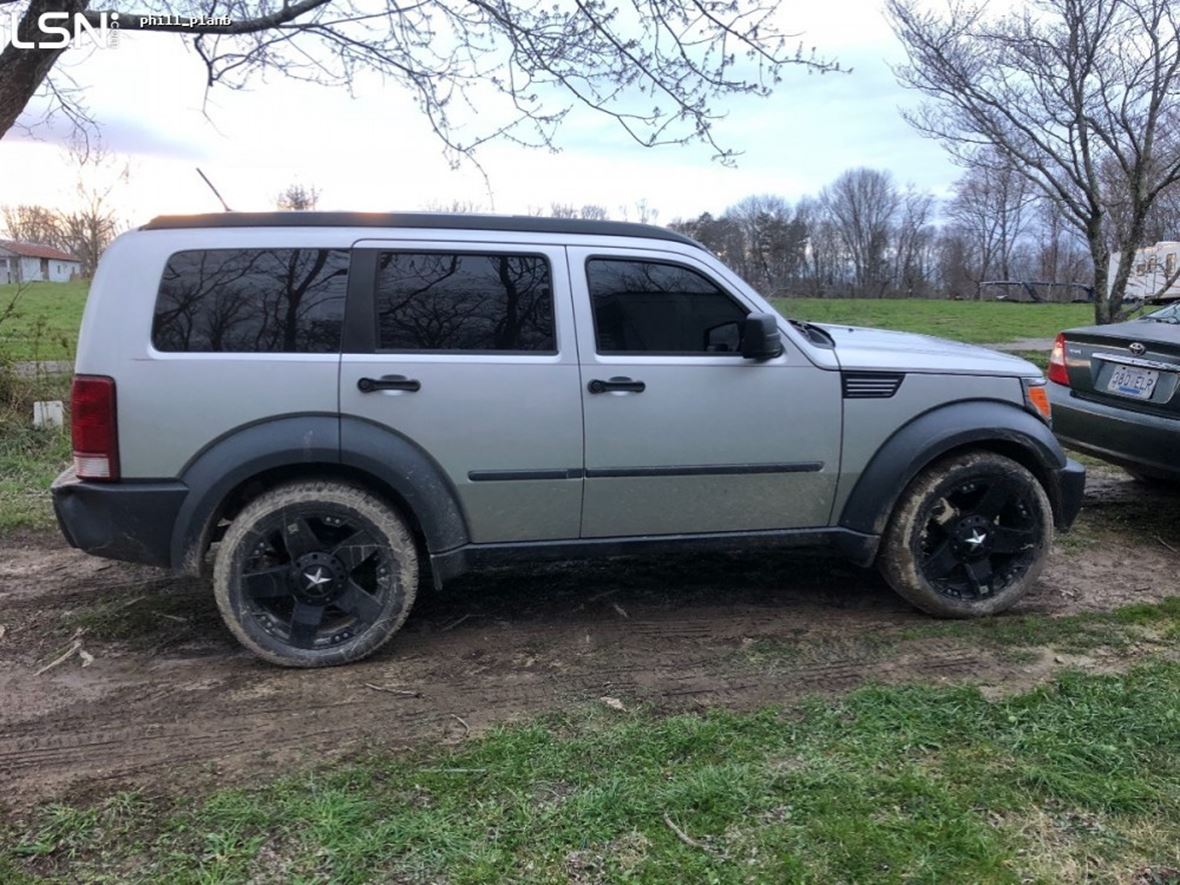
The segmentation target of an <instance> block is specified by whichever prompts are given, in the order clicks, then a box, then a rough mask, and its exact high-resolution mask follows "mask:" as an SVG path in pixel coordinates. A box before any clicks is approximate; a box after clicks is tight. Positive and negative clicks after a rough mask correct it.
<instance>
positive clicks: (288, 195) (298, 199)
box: [275, 183, 320, 212]
mask: <svg viewBox="0 0 1180 885" xmlns="http://www.w3.org/2000/svg"><path fill="white" fill-rule="evenodd" d="M319 204H320V191H319V188H317V187H314V186H312V187H305V186H304V185H302V184H298V183H292V184H289V185H287V186H286V188H284V189H283V191H282V193H280V194H279V195H278V196H277V197H275V205H276V206H277V207H278V208H279V209H283V210H286V211H293V212H303V211H308V210H311V209H315V208H316V206H318V205H319Z"/></svg>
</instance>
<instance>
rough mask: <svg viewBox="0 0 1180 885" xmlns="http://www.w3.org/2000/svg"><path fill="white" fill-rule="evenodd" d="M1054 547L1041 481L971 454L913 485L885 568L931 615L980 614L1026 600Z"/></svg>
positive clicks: (886, 543)
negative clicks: (1021, 599)
mask: <svg viewBox="0 0 1180 885" xmlns="http://www.w3.org/2000/svg"><path fill="white" fill-rule="evenodd" d="M1052 544H1053V512H1052V507H1051V505H1050V503H1049V498H1048V495H1046V493H1045V490H1044V488H1043V487H1042V486H1041V484H1040V482H1039V481H1038V480H1037V479H1036V477H1035V476H1033V475H1032V473H1030V472H1029V471H1028V470H1027V469H1026V468H1024V467H1023V466H1021V465H1020V464H1018V463H1016V462H1015V461H1013V460H1011V459H1010V458H1005V457H1003V456H1002V455H997V454H994V453H992V452H982V451H977V452H968V453H965V454H960V455H954V456H951V457H949V458H946V459H943V460H942V461H938V462H936V463H935V464H933V465H931V466H929V467H927V468H926V469H925V470H923V471H922V472H921V473H919V474H918V476H917V477H915V478H914V480H913V481H912V482H911V483H910V484H909V486H908V487H907V488H906V490H905V491H904V492H903V493H902V496H901V498H900V499H899V500H898V503H897V507H896V509H895V510H894V512H893V516H892V518H891V519H890V521H889V525H888V527H887V528H886V530H885V535H884V537H883V538H882V546H881V553H880V555H879V556H878V559H877V565H878V568H879V569H880V571H881V574H882V575H884V577H885V580H887V581H888V582H889V584H890V586H892V587H893V589H894V590H896V591H897V592H898V593H899V594H900V595H901V596H902V597H904V598H905V599H906V600H908V601H909V602H911V603H913V604H914V605H915V606H917V607H918V608H920V609H922V610H923V611H925V612H928V613H930V614H932V615H937V616H939V617H944V618H970V617H979V616H984V615H992V614H996V613H997V612H1001V611H1004V610H1005V609H1006V608H1008V607H1010V606H1011V605H1013V604H1014V603H1016V602H1017V601H1018V600H1019V599H1020V598H1021V597H1022V596H1024V594H1025V593H1027V592H1028V591H1029V589H1031V587H1032V586H1033V584H1035V583H1036V580H1037V578H1038V577H1039V576H1040V574H1041V570H1042V569H1043V568H1044V565H1045V560H1046V559H1047V556H1048V553H1049V549H1050V548H1051V547H1052Z"/></svg>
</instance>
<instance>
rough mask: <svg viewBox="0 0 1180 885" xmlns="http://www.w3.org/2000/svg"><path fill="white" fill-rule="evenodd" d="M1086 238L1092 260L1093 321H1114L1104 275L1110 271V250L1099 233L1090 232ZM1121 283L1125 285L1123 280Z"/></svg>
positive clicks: (1101, 322) (1102, 323) (1100, 323)
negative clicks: (1088, 242)
mask: <svg viewBox="0 0 1180 885" xmlns="http://www.w3.org/2000/svg"><path fill="white" fill-rule="evenodd" d="M1088 239H1089V241H1090V257H1091V258H1092V259H1093V260H1094V322H1096V323H1098V324H1099V325H1104V324H1106V323H1112V322H1114V314H1113V312H1112V311H1111V309H1110V304H1111V300H1110V294H1111V293H1109V292H1108V291H1107V289H1106V277H1107V274H1108V273H1109V272H1110V250H1109V249H1107V248H1106V243H1105V242H1104V241H1103V239H1102V234H1101V233H1097V234H1093V233H1092V234H1091V235H1090V237H1089V238H1088ZM1123 285H1124V286H1126V281H1125V280H1124V282H1123ZM1120 300H1121V294H1120Z"/></svg>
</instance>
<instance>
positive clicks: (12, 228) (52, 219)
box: [3, 144, 130, 278]
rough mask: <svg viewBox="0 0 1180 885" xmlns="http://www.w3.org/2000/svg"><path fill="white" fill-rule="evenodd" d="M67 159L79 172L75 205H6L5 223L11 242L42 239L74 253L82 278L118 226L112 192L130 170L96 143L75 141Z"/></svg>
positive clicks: (89, 271)
mask: <svg viewBox="0 0 1180 885" xmlns="http://www.w3.org/2000/svg"><path fill="white" fill-rule="evenodd" d="M67 158H68V162H69V163H70V164H72V165H73V166H74V168H75V169H76V172H77V179H76V181H75V184H74V192H75V201H74V204H73V208H72V209H64V210H63V209H50V208H47V207H45V206H27V205H22V206H5V207H4V209H3V216H4V225H5V227H6V228H7V231H8V235H9V236H10V237H11V238H12V239H14V240H21V241H23V242H27V243H41V244H44V245H47V246H52V247H53V248H55V249H60V250H62V251H63V252H68V253H69V254H71V255H73V256H74V257H75V258H77V259H78V261H80V262H81V264H82V268H81V274H82V276H83V277H87V278H89V277H91V276H93V275H94V269H95V268H96V267H97V266H98V259H99V256H101V255H102V253H103V250H105V249H106V247H107V246H109V245H110V243H111V241H112V240H113V239H114V238H115V237H116V236H117V235H118V234H119V232H120V230H121V229H122V222H121V221H120V220H119V217H118V214H117V213H116V211H115V204H116V197H117V193H116V192H117V189H118V187H119V185H120V183H125V182H126V181H127V179H128V177H129V175H130V168H129V166H128V165H127V164H126V163H124V162H122V161H120V160H119V159H118V158H117V157H114V156H112V155H111V154H109V153H107V152H106V151H105V150H104V149H103V147H102V145H100V144H99V145H90V146H82V145H75V146H73V147H71V148H70V149H69V150H68V151H67Z"/></svg>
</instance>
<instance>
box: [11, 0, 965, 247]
mask: <svg viewBox="0 0 1180 885" xmlns="http://www.w3.org/2000/svg"><path fill="white" fill-rule="evenodd" d="M779 16H780V22H781V25H782V26H783V28H784V29H785V30H789V31H791V32H803V37H802V39H803V40H804V42H805V44H806V45H809V46H810V45H815V46H816V47H817V49H818V52H819V53H820V54H821V55H825V56H831V57H836V58H838V59H839V61H840V62H841V63H842V64H843V65H844V66H845V67H851V68H852V69H853V70H852V73H850V74H827V75H823V76H819V75H810V76H809V75H808V74H807V73H806V72H805V71H804V70H803V69H802V68H788V69H787V70H786V72H785V77H784V80H783V83H782V84H781V86H780V87H779V88H778V90H777V91H776V93H775V94H774V95H773V96H772V97H771V98H769V99H753V98H743V99H741V100H738V101H733V102H731V103H730V104H729V105H728V106H727V107H726V108H725V110H726V111H727V113H728V118H727V119H726V120H725V121H723V122H721V123H719V124H718V128H717V130H716V131H717V137H718V140H719V141H720V142H721V143H722V144H724V145H725V146H728V147H734V148H736V149H738V150H740V151H742V152H743V155H742V156H741V157H740V158H739V159H738V166H737V168H736V169H731V168H726V167H723V166H721V165H720V164H718V163H716V162H713V161H711V159H710V151H709V149H708V148H707V147H706V146H702V145H693V146H688V147H665V148H656V149H644V148H641V147H639V146H637V145H635V144H634V143H633V142H631V141H630V139H629V137H628V136H626V134H625V133H624V132H623V131H622V130H621V129H619V128H618V127H617V124H614V123H613V122H612V121H610V120H608V119H606V118H605V117H601V116H599V115H595V114H593V113H592V112H589V111H586V112H578V113H575V114H574V115H571V117H570V118H569V119H568V121H567V124H566V125H565V126H564V127H563V129H562V130H561V131H560V132H559V134H558V139H557V141H558V145H559V147H560V148H561V151H560V152H559V153H556V154H551V153H548V152H545V151H540V150H528V149H523V148H520V147H516V146H513V145H509V144H496V145H488V146H486V147H485V148H483V149H482V150H481V152H480V154H479V159H480V161H481V163H482V164H483V166H484V168H485V169H486V171H487V174H488V179H489V182H490V186H491V193H490V194H489V191H488V187H487V185H486V184H485V182H484V180H483V178H482V176H481V175H480V174H479V173H478V172H477V171H476V170H475V169H474V168H472V167H470V166H467V167H465V168H460V169H459V170H457V171H455V170H452V169H451V168H450V166H449V165H448V163H447V162H446V160H445V158H444V157H443V154H442V150H441V146H440V144H439V143H438V141H437V140H436V138H435V136H434V135H433V134H432V133H431V132H430V130H429V128H428V127H427V125H426V124H425V122H424V121H422V120H421V119H420V117H419V115H418V114H417V113H416V112H415V110H414V107H413V106H412V104H411V103H410V102H409V101H408V99H407V97H406V96H405V95H404V94H402V93H400V92H398V91H397V90H396V89H394V88H392V87H388V88H383V87H382V85H381V84H380V83H379V82H378V81H376V80H375V79H373V80H363V81H360V82H358V83H356V84H355V88H354V92H355V96H353V97H350V96H349V95H348V93H347V92H346V91H344V90H340V89H328V88H324V87H319V86H314V85H307V84H301V83H296V82H292V81H285V80H283V79H282V78H280V77H278V76H273V77H270V78H268V80H267V81H266V82H263V81H261V80H256V81H255V82H254V83H253V86H252V88H251V89H250V90H249V91H242V92H235V91H230V90H225V89H215V90H214V91H213V92H212V93H211V95H210V101H209V104H208V107H207V112H208V117H206V116H205V115H204V114H203V113H202V102H203V99H204V86H203V79H202V73H203V69H202V66H201V65H200V64H199V62H198V61H197V59H196V58H195V57H194V56H193V54H192V53H191V52H190V51H189V50H188V49H187V48H186V46H185V44H184V43H182V41H181V40H180V39H178V38H176V37H172V36H169V35H149V34H128V33H127V32H124V33H122V34H121V35H120V45H119V46H118V47H117V48H115V49H104V50H95V49H77V50H70V52H69V53H67V55H66V57H65V63H66V68H65V70H67V71H68V73H69V74H70V75H71V76H72V77H73V78H74V79H75V80H76V81H77V82H78V84H79V86H80V88H81V89H82V90H83V92H84V95H85V100H86V102H87V104H88V105H89V106H90V108H91V110H92V112H93V114H94V116H95V117H96V119H97V120H98V122H99V124H100V126H101V128H102V131H103V137H104V139H105V142H106V145H107V147H108V148H109V149H110V150H111V151H113V152H116V153H118V154H119V155H121V156H123V157H126V158H127V160H128V161H129V163H130V168H131V175H130V178H129V181H128V183H126V184H121V185H119V190H118V196H119V202H120V207H121V212H122V214H123V215H124V216H125V220H126V221H127V222H128V223H132V224H135V223H140V222H142V221H144V220H146V219H147V218H149V217H151V216H153V215H156V214H161V213H173V212H200V211H214V210H217V209H219V208H220V206H219V205H218V204H217V203H216V202H215V200H214V198H213V196H212V195H211V194H210V193H209V191H208V190H207V189H206V187H205V185H204V184H203V183H202V182H201V181H200V179H199V178H198V177H197V175H196V172H195V171H194V167H196V166H200V167H201V168H202V169H203V170H204V171H205V172H206V173H207V174H208V175H209V176H210V178H212V179H213V181H214V182H215V183H216V185H217V186H218V189H219V190H220V191H221V192H222V194H223V195H224V196H225V198H226V200H227V201H228V202H229V204H230V205H231V207H232V208H234V209H243V210H246V209H255V210H256V209H268V208H273V205H274V199H275V195H276V194H277V193H278V192H279V191H280V190H282V188H283V187H284V186H285V185H286V184H287V183H289V182H293V181H299V182H303V183H305V184H308V185H314V186H315V187H317V188H319V189H320V191H321V194H322V196H321V199H320V207H321V208H324V209H361V210H391V209H393V210H396V209H404V210H408V209H417V208H423V207H428V206H431V205H448V204H450V203H451V202H452V201H455V200H458V201H463V202H473V203H476V204H479V205H480V206H481V207H483V208H485V209H492V210H494V211H496V212H525V211H528V210H529V208H530V207H534V206H540V207H547V206H548V205H549V204H550V203H554V202H556V203H569V204H573V205H576V206H581V205H583V204H587V203H596V204H599V205H602V206H605V207H607V209H608V210H610V212H611V213H612V215H614V216H615V217H623V214H624V213H623V209H622V207H628V208H629V210H630V214H631V215H632V216H634V205H635V203H636V202H637V201H639V200H645V201H646V202H647V203H648V204H649V205H650V206H652V207H654V208H655V209H656V210H657V211H658V212H659V216H658V220H659V221H661V222H668V221H670V220H672V219H674V218H677V217H685V216H692V215H696V214H698V213H699V212H702V211H710V212H714V213H717V212H720V211H721V210H723V209H724V208H725V207H726V206H727V205H729V204H731V203H733V202H735V201H736V200H738V199H741V198H742V197H743V196H746V195H748V194H753V193H776V194H781V195H784V196H786V197H788V198H791V199H796V198H798V197H799V196H802V195H803V194H807V193H814V192H816V191H818V190H819V189H820V188H821V187H823V186H824V185H825V184H826V183H828V182H829V181H831V180H832V179H833V178H834V177H835V176H837V175H838V174H839V173H840V172H841V171H843V170H844V169H846V168H849V167H853V166H862V165H863V166H874V167H878V168H884V169H889V170H890V171H892V172H893V173H894V175H895V177H896V178H897V180H898V181H899V183H907V182H913V183H914V184H916V185H918V186H920V187H922V188H927V189H930V190H932V191H934V192H935V193H937V194H944V193H945V192H946V190H947V188H948V186H949V185H950V183H951V182H952V181H953V180H954V178H955V177H956V174H957V170H956V169H955V167H953V166H952V165H950V163H949V162H948V161H947V160H946V158H945V156H944V155H943V153H942V151H941V150H940V149H939V147H938V146H937V145H935V144H933V143H931V142H928V141H926V140H925V139H922V138H920V137H919V136H917V135H915V134H914V133H913V132H912V131H910V130H909V128H908V127H907V126H906V124H905V123H904V122H903V121H902V120H901V118H900V116H899V115H898V108H899V107H900V106H904V105H907V104H909V103H912V101H913V99H912V97H911V96H909V95H908V94H907V93H905V92H904V91H902V90H901V89H900V88H899V87H898V86H897V85H896V83H895V82H894V78H893V75H892V73H891V72H890V69H889V65H890V64H891V63H896V62H897V61H899V60H900V48H899V46H898V44H897V42H896V41H895V39H894V37H893V35H892V34H891V32H890V30H889V28H888V26H887V25H886V23H885V21H884V18H883V16H882V13H881V8H880V3H879V2H877V0H839V2H829V3H815V2H808V3H803V2H799V0H789V2H784V3H783V4H781V7H780V10H779ZM34 135H35V136H37V137H34V138H30V137H29V136H27V135H25V134H23V133H20V132H18V131H16V130H15V129H14V130H13V131H11V132H10V133H9V134H8V135H7V136H5V138H4V139H3V140H2V141H0V204H6V203H7V204H11V203H21V202H35V203H43V204H51V205H64V204H66V203H68V202H69V201H70V200H71V199H72V188H73V181H74V177H75V176H74V173H73V172H72V171H71V170H70V169H69V167H68V164H67V163H66V162H65V160H63V154H62V148H61V145H60V135H59V133H56V132H55V131H53V129H52V128H49V129H47V128H45V127H42V128H41V129H40V130H38V131H36V132H35V133H34Z"/></svg>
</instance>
